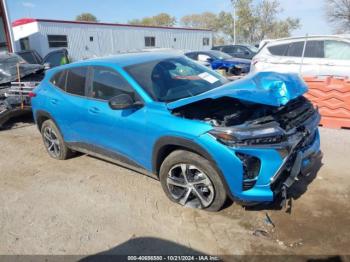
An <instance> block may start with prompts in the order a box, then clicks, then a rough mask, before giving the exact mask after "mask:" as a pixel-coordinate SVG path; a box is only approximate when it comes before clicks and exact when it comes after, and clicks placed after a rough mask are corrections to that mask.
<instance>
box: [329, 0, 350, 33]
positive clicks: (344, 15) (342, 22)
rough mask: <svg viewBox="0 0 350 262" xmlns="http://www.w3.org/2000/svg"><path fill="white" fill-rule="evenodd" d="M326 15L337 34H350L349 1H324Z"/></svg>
mask: <svg viewBox="0 0 350 262" xmlns="http://www.w3.org/2000/svg"><path fill="white" fill-rule="evenodd" d="M326 7H327V9H326V14H327V17H328V20H329V22H331V23H332V24H333V25H334V26H335V31H336V32H337V33H349V32H350V0H326Z"/></svg>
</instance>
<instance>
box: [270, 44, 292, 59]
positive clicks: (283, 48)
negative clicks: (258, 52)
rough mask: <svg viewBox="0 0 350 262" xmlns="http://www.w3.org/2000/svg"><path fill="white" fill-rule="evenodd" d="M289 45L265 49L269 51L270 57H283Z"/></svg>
mask: <svg viewBox="0 0 350 262" xmlns="http://www.w3.org/2000/svg"><path fill="white" fill-rule="evenodd" d="M288 46H289V44H283V45H274V46H270V47H268V48H267V49H268V50H269V51H270V53H271V54H272V55H277V56H285V55H286V53H287V50H288Z"/></svg>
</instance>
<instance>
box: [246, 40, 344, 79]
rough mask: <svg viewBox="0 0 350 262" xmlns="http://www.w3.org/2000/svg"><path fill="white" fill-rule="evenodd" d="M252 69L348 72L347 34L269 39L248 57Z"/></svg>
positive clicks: (322, 73) (292, 71) (342, 73)
mask: <svg viewBox="0 0 350 262" xmlns="http://www.w3.org/2000/svg"><path fill="white" fill-rule="evenodd" d="M304 47H305V51H304V54H303V50H304ZM252 71H254V72H260V71H277V72H291V73H301V75H304V76H319V75H334V76H350V37H347V36H312V37H298V38H288V39H281V40H276V41H271V42H269V43H267V44H265V46H264V47H263V48H262V49H261V50H260V51H259V53H258V54H257V55H256V56H255V57H254V59H253V60H252Z"/></svg>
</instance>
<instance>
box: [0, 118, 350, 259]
mask: <svg viewBox="0 0 350 262" xmlns="http://www.w3.org/2000/svg"><path fill="white" fill-rule="evenodd" d="M321 136H322V150H323V153H324V158H323V161H322V162H323V165H322V166H321V167H320V171H319V172H318V174H317V176H313V175H311V176H309V177H307V178H303V179H301V180H300V181H299V182H298V184H297V185H296V186H295V187H294V189H293V196H294V198H295V200H294V201H293V208H292V212H291V214H289V213H286V211H285V210H279V209H278V208H276V207H275V206H269V207H259V208H250V209H244V208H242V207H240V206H238V205H236V204H233V205H231V206H228V207H227V208H226V209H224V210H223V211H221V212H218V213H207V212H204V211H197V210H192V209H186V208H182V207H179V206H177V205H175V204H173V203H171V202H170V201H169V200H168V199H167V198H166V197H165V195H164V194H163V192H162V189H161V187H160V185H159V183H158V182H157V181H155V180H153V179H151V178H148V177H145V176H142V175H139V174H137V173H135V172H132V171H129V170H127V169H124V168H121V167H118V166H116V165H113V164H110V163H107V162H104V161H101V160H98V159H95V158H92V157H89V156H79V157H76V158H73V159H71V160H68V161H56V160H52V159H50V158H49V157H48V155H47V154H46V152H45V149H44V147H43V146H42V142H41V137H40V134H39V132H38V131H37V129H36V127H34V126H33V125H31V124H29V125H27V124H26V125H20V126H15V127H13V128H12V129H11V130H5V131H1V132H0V157H1V159H0V203H1V204H0V254H80V255H89V254H96V253H99V252H104V251H107V252H108V253H124V254H130V253H133V254H141V253H143V254H152V253H157V254H178V253H187V254H190V253H193V252H194V251H196V252H198V253H203V254H213V255H229V254H306V255H315V254H320V255H322V254H324V255H344V254H350V249H349V245H350V219H349V217H350V199H349V194H350V158H349V155H350V130H329V129H321ZM267 215H268V216H269V217H270V219H271V221H272V223H271V222H268V221H269V220H268V219H267Z"/></svg>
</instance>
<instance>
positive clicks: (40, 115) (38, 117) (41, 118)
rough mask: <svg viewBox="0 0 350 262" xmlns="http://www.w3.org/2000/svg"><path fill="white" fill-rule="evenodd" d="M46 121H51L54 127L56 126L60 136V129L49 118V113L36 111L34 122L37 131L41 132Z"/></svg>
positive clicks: (51, 118) (50, 117)
mask: <svg viewBox="0 0 350 262" xmlns="http://www.w3.org/2000/svg"><path fill="white" fill-rule="evenodd" d="M46 120H52V121H53V122H54V123H55V125H56V126H57V128H58V130H59V131H60V133H61V134H62V132H61V129H60V127H59V126H58V125H57V123H56V121H55V119H54V118H53V117H52V116H51V114H50V113H48V112H46V111H43V110H38V111H37V112H36V113H35V122H36V125H37V127H38V129H39V131H41V127H42V125H43V123H44V122H45V121H46Z"/></svg>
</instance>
